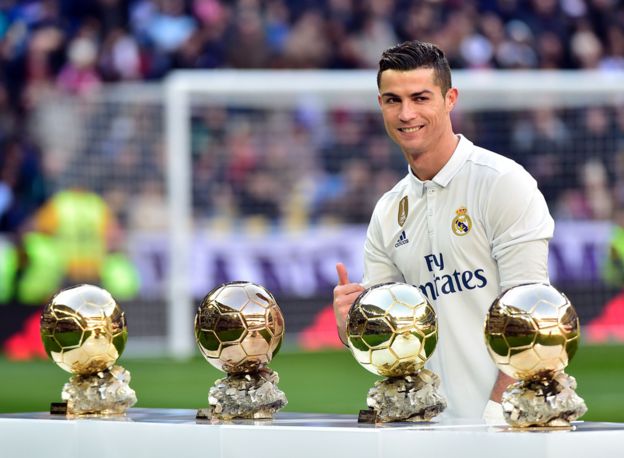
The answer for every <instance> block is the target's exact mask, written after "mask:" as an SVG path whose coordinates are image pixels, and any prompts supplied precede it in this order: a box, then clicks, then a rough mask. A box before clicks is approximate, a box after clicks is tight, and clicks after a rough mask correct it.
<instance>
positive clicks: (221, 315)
mask: <svg viewBox="0 0 624 458" xmlns="http://www.w3.org/2000/svg"><path fill="white" fill-rule="evenodd" d="M284 331H285V328H284V318H283V316H282V312H281V310H280V308H279V306H278V305H277V302H276V301H275V298H274V297H273V295H272V294H271V293H270V292H269V291H268V290H267V289H266V288H264V287H262V286H260V285H256V284H254V283H250V282H243V281H239V282H230V283H226V284H223V285H221V286H219V287H217V288H215V289H213V290H212V291H210V292H209V293H208V294H207V295H206V297H205V298H204V299H203V301H202V302H201V304H200V306H199V308H198V310H197V314H196V316H195V339H196V341H197V346H198V347H199V350H200V352H201V353H202V355H203V356H204V357H205V358H206V360H207V361H208V362H209V363H210V364H212V365H213V366H214V367H216V368H217V369H219V370H221V371H223V372H225V373H226V374H227V375H226V377H224V378H222V379H219V380H217V381H216V382H215V383H214V385H213V386H212V387H211V388H210V390H209V393H208V408H207V409H206V408H204V409H199V411H198V413H197V418H198V419H203V418H206V419H216V420H232V419H236V418H243V419H263V418H272V417H273V415H274V414H275V413H276V412H277V411H279V410H280V409H281V408H282V407H284V406H285V405H286V404H287V403H288V401H287V400H286V396H285V395H284V393H283V392H282V391H281V390H279V388H278V387H277V383H278V382H279V376H278V374H277V372H275V371H273V370H271V369H270V368H269V367H268V363H269V362H270V361H271V360H272V358H273V357H274V356H275V355H276V354H277V353H278V351H279V348H280V346H281V344H282V339H283V338H284Z"/></svg>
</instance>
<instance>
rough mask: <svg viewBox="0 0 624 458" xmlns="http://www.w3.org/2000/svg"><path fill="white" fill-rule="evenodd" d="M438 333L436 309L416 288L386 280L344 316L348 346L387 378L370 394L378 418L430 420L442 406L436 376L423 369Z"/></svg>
mask: <svg viewBox="0 0 624 458" xmlns="http://www.w3.org/2000/svg"><path fill="white" fill-rule="evenodd" d="M437 337H438V327H437V317H436V314H435V311H434V309H433V307H431V304H429V302H428V301H427V298H426V297H425V296H424V295H423V294H422V293H421V292H420V290H419V289H418V288H417V287H415V286H412V285H408V284H405V283H384V284H380V285H376V286H373V287H371V288H368V289H366V290H365V291H363V292H362V294H360V296H358V298H357V299H356V300H355V302H354V303H353V305H352V306H351V309H350V310H349V314H348V316H347V343H348V346H349V349H350V350H351V353H352V354H353V356H354V357H355V359H356V361H357V362H358V363H360V364H361V365H362V367H364V368H365V369H367V370H368V371H370V372H372V373H374V374H377V375H381V376H384V377H387V378H386V379H384V380H380V381H378V382H376V383H375V386H374V387H372V388H371V389H370V390H369V392H368V397H367V405H368V407H369V408H370V409H372V410H373V411H374V412H375V416H374V417H375V421H376V422H394V421H411V422H420V421H430V420H431V419H432V418H434V417H435V416H437V415H438V414H440V413H441V412H442V411H443V410H444V409H445V408H446V401H445V399H444V398H443V396H442V395H441V394H440V393H439V392H438V388H439V385H440V379H439V377H438V376H437V375H436V374H434V373H433V372H431V371H429V370H427V369H423V366H424V364H425V362H426V361H427V359H428V358H429V357H430V356H431V354H432V353H433V351H434V349H435V347H436V343H437ZM364 417H365V418H368V417H367V416H366V415H364Z"/></svg>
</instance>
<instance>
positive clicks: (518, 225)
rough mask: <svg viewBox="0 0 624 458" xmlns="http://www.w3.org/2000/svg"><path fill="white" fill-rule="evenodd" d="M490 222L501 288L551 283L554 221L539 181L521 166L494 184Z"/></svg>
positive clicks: (489, 212) (490, 235) (490, 205)
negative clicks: (551, 244) (550, 260)
mask: <svg viewBox="0 0 624 458" xmlns="http://www.w3.org/2000/svg"><path fill="white" fill-rule="evenodd" d="M490 196H491V197H490V202H489V204H488V206H487V215H486V220H487V223H488V227H489V229H490V234H489V238H490V243H491V253H492V257H493V258H494V259H495V260H496V262H497V263H498V271H499V275H500V288H501V290H505V289H507V288H510V287H511V286H515V285H519V284H522V283H535V282H543V283H548V240H550V239H551V238H552V235H553V231H554V221H553V219H552V217H551V216H550V213H549V211H548V206H547V205H546V201H545V199H544V196H543V195H542V193H541V192H540V191H539V189H538V188H537V182H536V181H535V180H534V179H533V177H531V175H529V174H528V173H527V172H526V171H525V170H524V169H522V168H520V167H518V168H515V169H513V170H511V171H510V172H508V173H505V174H502V175H500V176H499V177H498V178H497V179H496V180H495V182H494V183H493V186H492V190H491V193H490Z"/></svg>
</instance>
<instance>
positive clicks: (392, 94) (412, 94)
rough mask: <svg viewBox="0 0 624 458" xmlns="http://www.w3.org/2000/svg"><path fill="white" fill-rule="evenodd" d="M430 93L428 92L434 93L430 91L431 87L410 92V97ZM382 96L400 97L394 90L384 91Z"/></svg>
mask: <svg viewBox="0 0 624 458" xmlns="http://www.w3.org/2000/svg"><path fill="white" fill-rule="evenodd" d="M426 94H427V95H428V94H433V91H430V90H429V89H423V90H422V91H419V92H413V93H411V94H410V97H418V96H421V95H426ZM381 96H382V97H398V95H396V94H395V93H394V92H384V93H383V94H381Z"/></svg>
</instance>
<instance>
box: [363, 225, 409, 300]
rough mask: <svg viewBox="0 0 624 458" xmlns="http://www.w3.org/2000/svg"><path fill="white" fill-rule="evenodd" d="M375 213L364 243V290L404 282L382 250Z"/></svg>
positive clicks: (379, 230)
mask: <svg viewBox="0 0 624 458" xmlns="http://www.w3.org/2000/svg"><path fill="white" fill-rule="evenodd" d="M379 224H380V223H379V220H378V218H376V216H375V213H373V217H372V218H371V222H370V224H369V225H368V231H367V232H366V242H365V243H364V278H363V279H362V284H363V286H364V287H365V288H368V287H371V286H373V285H378V284H380V283H387V282H391V281H395V282H404V281H405V278H404V277H403V274H402V273H401V272H400V271H399V269H398V268H397V266H396V265H395V264H394V262H392V259H390V257H389V256H388V254H387V253H386V250H384V248H383V240H382V237H381V227H380V226H379Z"/></svg>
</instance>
